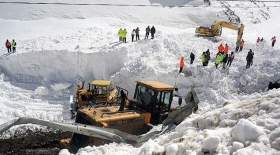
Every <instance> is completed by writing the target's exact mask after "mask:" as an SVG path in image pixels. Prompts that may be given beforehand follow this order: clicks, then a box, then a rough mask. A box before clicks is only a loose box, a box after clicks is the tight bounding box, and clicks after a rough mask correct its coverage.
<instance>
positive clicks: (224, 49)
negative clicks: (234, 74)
mask: <svg viewBox="0 0 280 155" xmlns="http://www.w3.org/2000/svg"><path fill="white" fill-rule="evenodd" d="M240 45H241V44H240ZM243 45H244V43H243V44H242V48H241V46H239V48H238V50H239V51H240V49H241V51H242V49H243ZM233 60H234V53H233V52H231V53H230V54H229V46H228V44H225V46H224V45H223V44H220V45H219V46H218V53H217V55H216V58H215V66H216V68H218V66H219V64H223V69H225V68H226V67H230V66H231V63H232V61H233Z"/></svg>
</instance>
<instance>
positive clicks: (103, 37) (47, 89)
mask: <svg viewBox="0 0 280 155" xmlns="http://www.w3.org/2000/svg"><path fill="white" fill-rule="evenodd" d="M8 1H11V0H3V2H8ZM22 1H24V2H38V1H35V0H22ZM1 2H2V1H1ZM41 2H45V3H47V2H61V3H69V4H71V5H64V4H63V5H60V4H59V5H57V4H44V5H37V4H15V3H5V4H3V3H0V29H1V34H0V40H1V41H2V42H3V43H4V41H5V40H6V39H7V38H9V39H13V38H15V39H16V40H17V43H18V46H17V53H16V54H12V55H10V56H8V57H1V58H0V72H1V74H3V76H4V77H5V78H2V79H3V80H2V81H1V82H0V91H1V92H2V94H3V95H1V97H0V106H1V107H3V108H2V109H1V110H0V113H1V116H0V123H4V122H6V121H8V120H9V119H12V118H14V117H19V116H28V117H36V118H38V117H39V118H41V119H48V120H56V121H68V120H69V113H68V111H67V110H68V104H67V103H68V96H69V94H70V93H72V92H70V93H69V90H70V88H71V87H70V86H71V85H73V84H74V83H75V82H76V81H77V80H79V79H83V80H91V79H111V80H113V82H114V83H115V84H116V85H119V86H122V87H125V88H127V89H128V90H130V95H131V94H132V93H133V91H134V88H133V87H134V84H135V83H134V81H135V80H137V79H152V80H160V81H164V82H167V83H170V84H175V83H176V85H177V86H178V87H179V89H180V93H181V94H182V95H186V93H187V91H188V89H189V88H190V87H191V86H194V87H195V90H196V92H197V94H198V95H199V98H200V101H201V102H200V107H199V108H200V109H199V112H198V114H196V115H194V116H192V117H191V118H187V119H186V120H185V122H183V123H182V124H181V125H179V126H178V127H177V128H176V130H175V131H174V132H172V133H169V134H167V135H163V136H161V137H159V138H158V139H156V140H151V141H148V142H147V143H145V144H144V145H143V146H142V147H140V148H134V147H132V146H129V145H125V144H109V145H105V146H101V147H91V146H89V147H87V148H83V149H81V150H80V152H79V153H78V154H87V153H88V154H110V153H111V152H114V153H117V151H119V154H128V153H129V154H131V153H133V152H138V153H139V154H149V153H151V152H153V151H160V152H161V151H162V152H164V151H166V152H167V154H171V152H176V150H177V151H186V150H190V151H189V154H192V153H193V154H194V153H196V152H199V151H201V147H202V146H203V145H202V143H203V139H204V138H207V137H209V135H210V137H211V135H213V136H214V138H213V137H212V138H210V140H209V141H210V143H211V142H212V141H217V139H219V145H218V152H219V153H221V154H228V153H229V152H230V151H231V147H232V146H233V144H234V146H233V147H240V146H242V144H240V143H233V140H232V138H231V137H230V134H231V129H232V128H233V127H234V125H235V124H236V123H237V122H238V121H239V119H241V118H244V117H245V116H244V117H243V114H242V116H241V117H238V118H234V119H228V118H226V117H225V114H223V113H221V111H222V112H223V111H224V110H228V108H229V107H230V108H232V109H233V110H232V111H230V110H229V111H230V114H234V113H235V112H239V111H240V110H241V109H242V108H241V106H242V105H244V104H245V102H250V103H252V105H254V104H257V103H260V104H261V105H263V104H266V103H267V102H268V103H267V104H269V105H271V106H273V107H274V108H275V109H273V112H272V111H270V112H271V113H270V114H267V118H269V119H270V121H272V122H273V121H274V120H273V119H275V118H274V117H276V116H274V112H275V111H277V109H278V111H279V102H278V101H277V98H278V97H279V91H271V92H269V93H261V92H262V91H264V90H265V89H266V86H267V84H268V82H269V81H275V80H276V79H279V78H280V66H279V64H280V55H279V52H280V51H279V47H280V46H279V44H278V43H276V47H274V48H273V49H272V48H271V47H270V38H271V37H272V36H273V35H276V36H277V37H278V38H279V34H276V33H277V32H278V29H279V27H280V24H279V20H280V18H279V16H278V13H279V10H278V9H277V8H270V9H269V10H265V11H267V12H268V13H269V18H264V16H263V13H264V12H263V11H264V9H265V8H266V7H265V6H262V7H257V8H253V7H254V6H256V4H254V3H252V2H249V1H244V2H227V3H228V5H229V7H231V8H232V10H234V11H235V13H236V14H237V15H239V16H240V19H241V21H242V23H244V24H245V32H244V39H245V41H246V42H245V49H244V51H243V52H240V53H237V54H236V56H235V60H234V62H233V64H232V66H231V68H230V69H229V70H222V69H218V70H216V69H215V67H214V64H213V62H212V61H211V62H210V65H209V66H208V67H202V65H201V62H200V59H199V56H200V54H201V53H202V51H205V50H206V49H210V51H211V57H212V59H213V58H214V57H215V54H216V50H217V46H218V45H219V44H220V43H222V42H223V43H228V44H229V45H230V47H231V49H234V46H235V39H236V32H235V31H231V30H227V29H224V30H223V34H222V36H221V37H219V38H218V39H217V40H215V41H213V40H211V39H206V38H200V37H195V36H194V31H195V27H197V26H198V25H210V24H211V23H212V22H213V21H214V20H216V19H227V16H226V15H225V14H224V11H225V8H221V7H220V6H221V4H220V2H219V1H212V4H213V6H211V7H206V6H204V4H202V1H201V0H193V1H190V0H174V1H167V0H130V1H127V0H114V1H113V0H110V1H106V0H102V1H99V0H98V1H97V0H81V1H79V2H78V1H74V0H68V1H66V0H47V1H41ZM73 3H83V4H85V3H90V4H97V3H98V4H105V3H106V4H110V5H72V4H73ZM120 4H121V5H120ZM139 5H140V6H139ZM151 5H153V6H151ZM171 5H172V6H171ZM178 5H180V6H182V5H184V6H186V7H176V6H178ZM192 5H195V7H193V6H192ZM18 10H20V13H19V12H18ZM260 10H262V11H260ZM147 25H155V27H156V29H157V33H156V38H155V39H154V40H143V38H144V29H145V27H146V26H147ZM120 27H125V28H127V29H128V32H129V33H128V34H129V35H128V40H129V43H126V44H122V43H119V42H118V37H117V31H118V29H119V28H120ZM136 27H139V28H140V30H141V34H140V39H141V40H140V41H138V42H134V43H131V42H130V32H131V30H132V29H133V28H136ZM258 36H260V37H264V38H265V40H266V42H264V43H263V44H261V45H258V46H256V45H255V41H256V38H257V37H258ZM249 49H253V51H254V52H255V59H254V65H253V67H252V68H250V69H247V70H246V69H245V65H246V64H245V63H246V59H245V58H246V54H247V51H248V50H249ZM191 51H192V52H194V53H195V54H196V60H195V62H194V64H192V65H190V64H189V54H190V52H191ZM5 52H6V50H5V48H4V44H2V48H1V54H3V53H5ZM180 56H185V58H186V61H187V63H186V70H185V71H184V72H185V73H186V74H180V75H179V76H178V77H177V72H178V60H179V57H180ZM190 73H191V74H192V76H188V75H187V74H190ZM15 85H16V86H15ZM30 85H32V87H31V86H30ZM36 88H37V89H36ZM35 89H36V90H35ZM65 91H66V93H65ZM256 92H258V93H256ZM57 94H59V95H57ZM248 94H252V95H248ZM54 95H57V96H54ZM262 96H264V99H262ZM269 96H272V97H271V98H269ZM247 98H251V99H247ZM54 100H58V101H57V102H55V101H54ZM227 102H229V103H232V104H230V105H228V106H226V107H223V105H224V104H225V103H227ZM235 104H236V105H235ZM274 104H275V105H274ZM216 108H220V109H217V110H215V111H211V110H213V109H216ZM254 108H255V109H254ZM265 108H266V107H265ZM207 111H210V112H207ZM205 112H207V113H205ZM262 112H263V109H262V107H253V106H252V107H251V106H248V113H249V114H250V115H248V116H247V113H246V117H245V118H246V119H249V120H250V121H251V122H253V123H256V124H257V125H258V126H257V128H266V127H267V125H266V124H267V123H266V122H264V123H263V124H261V123H259V122H260V121H262V120H263V119H264V118H263V117H264V115H262V114H263V113H262ZM204 113H205V114H204ZM206 116H209V118H212V116H213V117H214V116H215V117H214V119H216V118H219V119H224V121H223V120H222V121H218V122H215V120H214V123H216V124H215V126H212V125H211V123H212V120H207V119H205V122H202V124H204V125H206V126H205V129H204V128H203V129H202V128H201V127H197V126H195V125H193V124H192V123H193V122H196V121H197V120H204V119H202V118H206ZM242 122H244V121H241V124H242ZM208 123H210V125H209V124H208ZM277 123H278V126H279V122H274V124H273V123H272V126H275V125H277ZM246 124H247V125H248V124H249V126H253V125H252V124H250V123H248V121H245V125H246ZM273 130H274V127H273V128H270V129H269V131H268V130H266V129H265V130H264V134H263V133H262V134H263V135H265V137H264V138H268V137H269V136H270V134H271V133H272V131H273ZM275 132H276V131H275ZM257 133H259V132H257ZM192 134H194V135H197V136H194V137H192ZM223 136H224V137H223ZM186 137H187V138H186ZM217 137H218V138H217ZM168 141H170V142H168ZM273 141H274V140H273ZM275 143H276V145H277V144H279V143H278V141H276V142H275ZM250 144H251V143H247V142H245V144H243V145H245V146H248V147H246V148H245V152H246V151H250V149H251V150H252V151H253V150H257V151H258V149H256V147H260V148H262V149H261V150H259V152H260V153H259V154H262V152H261V151H263V150H265V151H266V152H271V153H273V152H275V150H273V149H271V145H272V142H270V141H269V142H267V143H265V142H264V140H257V143H256V144H253V143H252V145H250ZM205 145H206V146H208V143H207V142H205ZM273 145H275V144H273ZM208 147H210V146H208ZM248 149H249V150H248ZM170 151H171V152H170ZM63 152H64V153H66V154H67V150H63V151H62V152H61V154H63ZM243 153H244V152H243ZM177 154H180V153H177ZM240 154H242V153H240Z"/></svg>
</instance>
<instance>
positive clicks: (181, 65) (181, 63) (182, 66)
mask: <svg viewBox="0 0 280 155" xmlns="http://www.w3.org/2000/svg"><path fill="white" fill-rule="evenodd" d="M184 67H185V62H184V57H183V56H181V58H180V61H179V73H182V71H183V69H184Z"/></svg>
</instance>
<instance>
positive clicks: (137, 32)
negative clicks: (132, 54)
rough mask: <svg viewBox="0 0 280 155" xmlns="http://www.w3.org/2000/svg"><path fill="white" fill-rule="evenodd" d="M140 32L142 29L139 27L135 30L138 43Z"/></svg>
mask: <svg viewBox="0 0 280 155" xmlns="http://www.w3.org/2000/svg"><path fill="white" fill-rule="evenodd" d="M139 31H140V29H139V27H137V28H136V30H135V33H136V39H135V40H136V41H137V40H140V37H139Z"/></svg>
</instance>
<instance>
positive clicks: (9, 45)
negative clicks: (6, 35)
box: [6, 39, 12, 53]
mask: <svg viewBox="0 0 280 155" xmlns="http://www.w3.org/2000/svg"><path fill="white" fill-rule="evenodd" d="M6 48H7V50H8V53H10V52H11V51H12V44H11V42H10V41H9V40H8V39H7V41H6Z"/></svg>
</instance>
